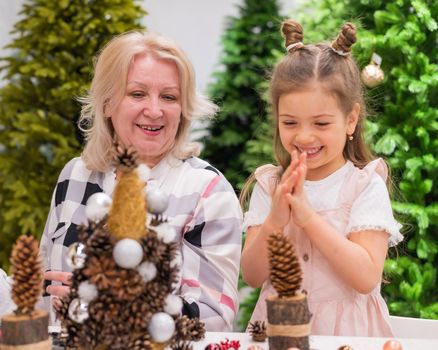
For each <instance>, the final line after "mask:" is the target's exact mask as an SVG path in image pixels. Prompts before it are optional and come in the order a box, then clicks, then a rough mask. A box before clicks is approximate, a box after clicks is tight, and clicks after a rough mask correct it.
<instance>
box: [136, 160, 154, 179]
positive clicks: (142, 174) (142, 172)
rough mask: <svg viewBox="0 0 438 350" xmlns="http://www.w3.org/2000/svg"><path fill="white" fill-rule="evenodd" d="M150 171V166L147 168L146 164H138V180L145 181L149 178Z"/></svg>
mask: <svg viewBox="0 0 438 350" xmlns="http://www.w3.org/2000/svg"><path fill="white" fill-rule="evenodd" d="M150 173H151V168H149V167H148V166H147V165H146V164H140V165H139V166H138V167H137V174H138V177H139V178H140V180H142V181H144V182H146V181H148V179H149V175H150Z"/></svg>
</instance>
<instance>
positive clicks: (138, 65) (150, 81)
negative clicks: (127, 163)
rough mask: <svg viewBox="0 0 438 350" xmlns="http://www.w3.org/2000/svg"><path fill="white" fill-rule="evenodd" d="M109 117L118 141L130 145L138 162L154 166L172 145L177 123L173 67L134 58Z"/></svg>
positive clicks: (176, 85) (176, 74) (176, 82)
mask: <svg viewBox="0 0 438 350" xmlns="http://www.w3.org/2000/svg"><path fill="white" fill-rule="evenodd" d="M108 115H110V118H111V120H112V124H113V126H114V130H115V133H116V134H117V137H118V139H119V140H120V141H121V142H122V143H123V144H124V145H125V146H130V145H133V146H134V147H135V149H136V150H137V152H138V155H139V158H140V160H141V161H142V162H144V163H146V164H148V165H149V166H154V165H156V164H157V163H158V162H159V161H160V160H161V159H163V158H164V157H165V156H166V154H167V153H168V152H169V151H170V150H171V149H172V147H173V145H174V144H175V141H176V140H175V139H176V134H177V132H178V126H179V123H180V121H181V89H180V79H179V72H178V69H177V66H176V64H175V63H174V62H172V61H170V60H164V59H159V58H155V57H153V56H151V55H147V54H143V55H138V56H136V57H135V58H134V61H133V63H132V64H131V67H130V69H129V72H128V77H127V82H126V88H125V93H124V95H123V98H122V99H121V101H120V103H119V104H118V105H117V106H115V107H114V108H113V107H112V106H111V105H110V106H109V113H108Z"/></svg>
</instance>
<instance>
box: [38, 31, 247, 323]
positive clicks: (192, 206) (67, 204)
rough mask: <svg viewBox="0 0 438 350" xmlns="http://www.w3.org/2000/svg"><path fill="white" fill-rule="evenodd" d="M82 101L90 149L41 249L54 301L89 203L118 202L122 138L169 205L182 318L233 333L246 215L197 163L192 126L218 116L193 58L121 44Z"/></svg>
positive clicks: (143, 38) (221, 181)
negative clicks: (202, 90) (201, 90)
mask: <svg viewBox="0 0 438 350" xmlns="http://www.w3.org/2000/svg"><path fill="white" fill-rule="evenodd" d="M81 101H82V103H83V108H82V114H81V118H80V121H79V125H80V127H82V128H83V129H82V130H83V131H84V133H85V136H86V145H85V148H84V151H83V153H82V155H81V157H80V158H74V159H72V160H71V161H70V162H69V163H67V165H66V166H65V167H64V169H63V170H62V172H61V174H60V176H59V179H58V183H57V185H56V188H55V190H54V194H53V198H52V204H51V210H50V214H49V217H48V219H47V223H46V227H45V230H44V234H43V237H42V242H41V254H42V256H43V259H44V261H45V267H46V270H47V271H48V272H46V273H45V278H46V279H47V280H49V281H52V282H51V284H50V285H49V286H48V287H47V288H46V292H47V294H49V295H51V296H52V298H53V297H60V296H63V295H65V294H66V293H68V290H69V286H68V285H69V279H70V276H71V272H69V271H70V270H71V269H70V268H69V266H68V265H67V264H66V260H65V256H66V251H67V248H68V247H69V246H70V245H71V244H72V243H73V242H75V241H77V226H78V225H80V224H81V223H84V222H86V215H85V203H86V202H87V199H88V198H89V197H90V196H91V195H92V194H93V193H96V192H102V191H103V192H105V193H107V194H108V195H111V194H112V191H113V189H114V184H115V177H116V174H115V171H114V168H112V166H111V147H112V143H113V139H114V137H117V139H118V141H119V142H121V143H122V144H123V145H125V146H130V145H133V146H134V147H135V149H136V150H137V152H138V154H139V159H140V160H141V162H142V163H144V164H147V165H148V166H149V167H150V168H151V173H150V180H148V186H158V187H159V188H160V189H161V190H163V191H164V192H166V193H167V194H169V195H170V205H169V207H168V209H167V210H166V212H165V213H164V215H165V216H167V217H168V218H169V219H170V223H171V224H172V225H173V226H174V228H175V229H176V231H177V237H178V240H179V241H180V247H181V253H182V257H183V264H182V280H181V287H180V289H179V295H180V296H181V297H182V298H183V305H184V306H183V314H186V315H188V316H189V317H199V318H200V319H201V320H202V321H203V322H205V325H206V329H207V330H210V331H226V330H230V329H231V328H232V324H233V320H234V317H235V315H236V312H237V309H238V292H237V279H238V273H239V260H240V250H241V220H242V215H241V209H240V206H239V203H238V200H237V198H236V196H235V193H234V191H233V189H232V187H231V186H230V184H229V183H228V181H227V180H226V179H225V178H224V177H223V175H222V174H221V173H220V172H219V171H218V170H216V169H215V168H213V167H212V166H211V165H210V164H208V163H207V162H205V161H203V160H201V159H199V158H197V157H196V155H197V154H198V147H195V145H193V144H191V143H189V142H188V137H189V131H190V125H191V122H192V120H193V119H194V118H196V117H200V116H209V115H213V114H214V112H215V111H216V106H215V105H214V104H212V103H211V102H210V101H208V100H207V99H205V98H204V97H202V96H200V95H199V94H197V93H196V91H195V79H194V72H193V68H192V66H191V64H190V62H189V61H188V59H187V57H186V55H185V54H184V53H183V52H182V51H181V50H180V49H179V48H178V47H177V46H176V45H175V43H173V42H172V41H170V40H169V39H167V38H164V37H162V36H160V35H158V34H154V33H139V32H130V33H126V34H123V35H121V36H118V37H116V38H114V39H113V40H111V41H110V42H109V43H108V44H107V45H106V46H105V47H104V49H103V50H102V51H101V53H100V55H99V56H98V58H97V61H96V66H95V74H94V78H93V81H92V83H91V88H90V92H89V94H88V96H86V97H84V98H83V99H81ZM84 128H85V129H84ZM52 302H53V300H52Z"/></svg>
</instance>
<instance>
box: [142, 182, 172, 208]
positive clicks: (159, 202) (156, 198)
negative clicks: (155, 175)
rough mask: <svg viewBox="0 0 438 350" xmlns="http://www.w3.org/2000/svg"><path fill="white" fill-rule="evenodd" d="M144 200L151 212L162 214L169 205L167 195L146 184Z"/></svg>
mask: <svg viewBox="0 0 438 350" xmlns="http://www.w3.org/2000/svg"><path fill="white" fill-rule="evenodd" d="M146 201H147V207H148V211H149V212H150V213H152V214H162V213H164V211H165V210H166V209H167V207H168V206H169V196H168V195H167V194H166V193H165V192H163V191H162V190H160V189H159V188H158V187H152V188H148V187H147V186H146Z"/></svg>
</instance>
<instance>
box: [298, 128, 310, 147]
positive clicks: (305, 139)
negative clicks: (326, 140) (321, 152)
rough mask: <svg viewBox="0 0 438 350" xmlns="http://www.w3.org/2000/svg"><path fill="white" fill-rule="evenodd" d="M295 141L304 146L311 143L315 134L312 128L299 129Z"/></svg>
mask: <svg viewBox="0 0 438 350" xmlns="http://www.w3.org/2000/svg"><path fill="white" fill-rule="evenodd" d="M295 141H296V142H297V143H298V144H300V145H302V146H305V145H309V144H311V143H312V142H313V141H314V135H313V133H312V132H311V130H307V129H305V128H303V129H301V130H299V132H298V134H297V135H296V137H295Z"/></svg>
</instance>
